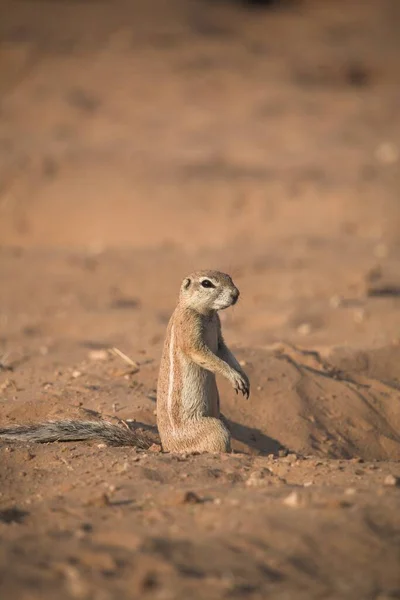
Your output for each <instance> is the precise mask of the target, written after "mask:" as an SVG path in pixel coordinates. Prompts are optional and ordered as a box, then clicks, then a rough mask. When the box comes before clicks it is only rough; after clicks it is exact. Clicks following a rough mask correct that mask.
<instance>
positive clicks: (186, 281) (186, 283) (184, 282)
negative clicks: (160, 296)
mask: <svg viewBox="0 0 400 600" xmlns="http://www.w3.org/2000/svg"><path fill="white" fill-rule="evenodd" d="M191 283H192V281H191V279H190V278H189V277H186V279H184V281H183V287H184V289H185V290H187V289H188V287H189V285H190V284H191Z"/></svg>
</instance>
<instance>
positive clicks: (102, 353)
mask: <svg viewBox="0 0 400 600" xmlns="http://www.w3.org/2000/svg"><path fill="white" fill-rule="evenodd" d="M88 357H89V359H90V360H107V359H108V352H107V350H91V351H90V352H89V354H88Z"/></svg>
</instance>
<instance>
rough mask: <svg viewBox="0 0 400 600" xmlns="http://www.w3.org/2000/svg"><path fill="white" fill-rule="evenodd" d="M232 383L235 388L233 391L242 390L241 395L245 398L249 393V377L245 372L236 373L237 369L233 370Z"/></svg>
mask: <svg viewBox="0 0 400 600" xmlns="http://www.w3.org/2000/svg"><path fill="white" fill-rule="evenodd" d="M232 385H233V387H234V388H235V392H236V393H238V392H242V394H243V396H246V398H248V397H249V395H250V382H249V378H248V377H247V375H246V374H245V373H238V372H237V371H233V373H232Z"/></svg>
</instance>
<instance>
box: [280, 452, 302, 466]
mask: <svg viewBox="0 0 400 600" xmlns="http://www.w3.org/2000/svg"><path fill="white" fill-rule="evenodd" d="M297 460H298V456H297V454H294V453H293V452H291V453H290V454H288V455H287V456H285V457H284V458H283V461H282V462H285V463H289V464H293V463H295V462H297Z"/></svg>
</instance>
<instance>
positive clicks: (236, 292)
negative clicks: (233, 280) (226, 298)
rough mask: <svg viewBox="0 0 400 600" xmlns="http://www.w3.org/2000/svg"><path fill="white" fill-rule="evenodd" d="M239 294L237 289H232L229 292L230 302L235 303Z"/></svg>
mask: <svg viewBox="0 0 400 600" xmlns="http://www.w3.org/2000/svg"><path fill="white" fill-rule="evenodd" d="M239 295H240V294H239V290H234V291H232V292H231V297H232V304H236V302H237V301H238V298H239Z"/></svg>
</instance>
